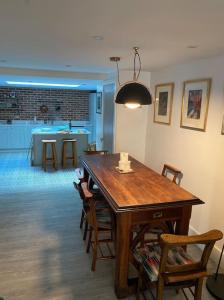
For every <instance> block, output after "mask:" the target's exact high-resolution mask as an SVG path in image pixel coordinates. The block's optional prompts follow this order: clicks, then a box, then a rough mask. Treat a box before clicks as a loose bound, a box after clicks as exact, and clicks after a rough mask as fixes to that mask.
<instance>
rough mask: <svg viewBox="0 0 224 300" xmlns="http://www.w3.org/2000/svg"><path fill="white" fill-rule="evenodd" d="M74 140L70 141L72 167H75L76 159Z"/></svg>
mask: <svg viewBox="0 0 224 300" xmlns="http://www.w3.org/2000/svg"><path fill="white" fill-rule="evenodd" d="M75 160H76V159H75V142H72V165H73V167H76V161H75Z"/></svg>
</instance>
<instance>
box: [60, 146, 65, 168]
mask: <svg viewBox="0 0 224 300" xmlns="http://www.w3.org/2000/svg"><path fill="white" fill-rule="evenodd" d="M64 145H65V144H64V143H63V144H62V152H61V166H62V168H64V152H65V150H64Z"/></svg>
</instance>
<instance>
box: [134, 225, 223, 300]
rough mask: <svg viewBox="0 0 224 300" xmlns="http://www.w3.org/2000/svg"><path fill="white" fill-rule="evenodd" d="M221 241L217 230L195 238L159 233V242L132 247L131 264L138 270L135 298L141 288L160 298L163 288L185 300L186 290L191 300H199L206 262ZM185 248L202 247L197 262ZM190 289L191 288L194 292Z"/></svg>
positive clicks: (138, 297)
mask: <svg viewBox="0 0 224 300" xmlns="http://www.w3.org/2000/svg"><path fill="white" fill-rule="evenodd" d="M222 238H223V234H222V232H221V231H219V230H211V231H208V232H206V233H204V234H201V235H195V236H181V235H172V234H162V235H161V236H160V241H159V243H145V244H144V245H143V246H139V245H138V246H136V247H135V248H134V249H132V251H131V256H132V261H133V263H134V265H135V266H136V268H137V270H138V271H139V280H138V289H137V295H136V299H137V300H139V299H140V295H141V293H140V291H141V288H142V287H143V286H145V287H146V288H147V289H148V290H149V292H150V294H151V296H152V297H153V299H155V300H162V299H163V295H164V288H167V287H171V288H174V289H176V291H179V290H182V292H183V293H184V296H185V298H186V299H189V298H188V297H187V294H186V292H185V290H184V288H189V289H190V292H191V294H192V295H193V297H194V299H195V300H200V299H202V284H203V279H204V277H206V276H207V275H208V272H207V263H208V259H209V257H210V254H211V251H212V249H213V247H214V244H215V242H216V241H218V240H221V239H222ZM189 245H204V248H203V250H202V253H201V257H200V258H199V259H194V258H193V257H192V256H191V255H190V254H189V253H188V250H185V249H188V248H189ZM187 246H188V247H187ZM153 287H155V288H156V296H155V295H154V293H153V292H152V288H153ZM192 287H195V290H194V291H193V290H192ZM144 298H145V299H146V297H145V295H144Z"/></svg>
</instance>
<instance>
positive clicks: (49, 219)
mask: <svg viewBox="0 0 224 300" xmlns="http://www.w3.org/2000/svg"><path fill="white" fill-rule="evenodd" d="M49 176H51V173H49ZM55 186H56V185H55V184H54V185H49V186H48V187H47V186H46V185H45V186H44V187H43V188H41V187H40V188H39V190H37V188H35V189H34V191H33V192H32V191H31V190H30V189H29V191H28V192H26V190H24V191H22V190H21V189H20V191H19V192H18V193H12V192H10V193H5V192H4V193H2V192H1V191H0V296H1V297H3V298H4V300H36V299H38V300H40V299H46V300H47V299H51V300H59V299H60V300H84V299H85V300H115V299H116V296H115V294H114V289H113V272H114V267H113V261H100V262H99V263H97V270H96V272H95V273H93V272H91V271H90V266H91V255H89V254H86V253H85V247H84V246H85V245H84V243H83V241H82V233H81V231H80V229H79V219H80V200H79V197H78V194H77V193H76V192H75V191H74V188H73V186H72V182H71V184H67V185H65V186H64V187H62V185H60V187H59V188H57V187H55ZM128 299H132V300H133V299H135V297H134V296H133V297H129V298H128ZM164 299H184V298H183V296H182V295H181V294H180V295H176V294H175V292H173V291H168V292H167V293H166V295H165V297H164ZM204 299H212V298H211V296H209V295H208V294H207V291H206V290H204V296H203V300H204Z"/></svg>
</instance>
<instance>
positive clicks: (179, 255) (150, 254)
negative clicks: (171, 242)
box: [134, 243, 194, 282]
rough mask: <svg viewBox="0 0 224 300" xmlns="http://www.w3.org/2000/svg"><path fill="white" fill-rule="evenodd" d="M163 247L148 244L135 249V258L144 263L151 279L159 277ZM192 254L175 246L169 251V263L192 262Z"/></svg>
mask: <svg viewBox="0 0 224 300" xmlns="http://www.w3.org/2000/svg"><path fill="white" fill-rule="evenodd" d="M160 256H161V248H160V246H159V244H158V243H157V244H148V245H144V246H143V247H139V248H136V249H135V250H134V257H135V259H136V260H137V261H138V262H139V263H140V264H142V265H143V267H144V269H145V271H146V273H147V275H148V277H149V279H150V281H152V282H154V281H157V279H158V273H159V264H160ZM193 262H194V261H193V259H192V258H191V256H190V255H189V254H188V253H187V252H186V251H185V250H184V249H183V248H182V247H174V248H172V249H171V250H170V251H169V253H168V258H167V265H168V266H180V265H186V264H192V263H193Z"/></svg>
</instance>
